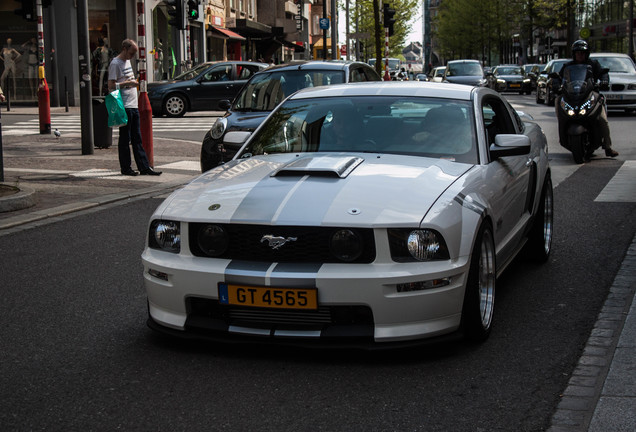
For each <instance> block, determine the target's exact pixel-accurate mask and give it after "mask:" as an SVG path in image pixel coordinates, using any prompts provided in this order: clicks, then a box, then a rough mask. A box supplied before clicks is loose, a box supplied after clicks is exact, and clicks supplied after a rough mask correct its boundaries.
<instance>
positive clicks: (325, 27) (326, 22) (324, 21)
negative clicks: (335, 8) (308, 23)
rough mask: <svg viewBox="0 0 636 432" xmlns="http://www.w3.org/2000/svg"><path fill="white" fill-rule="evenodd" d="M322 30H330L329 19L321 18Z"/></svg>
mask: <svg viewBox="0 0 636 432" xmlns="http://www.w3.org/2000/svg"><path fill="white" fill-rule="evenodd" d="M318 22H319V23H320V30H329V18H320V20H318Z"/></svg>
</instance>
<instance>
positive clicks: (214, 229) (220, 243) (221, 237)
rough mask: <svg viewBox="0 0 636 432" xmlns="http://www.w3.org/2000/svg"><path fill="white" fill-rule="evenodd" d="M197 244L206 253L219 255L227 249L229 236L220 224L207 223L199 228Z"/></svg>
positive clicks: (212, 255) (214, 255)
mask: <svg viewBox="0 0 636 432" xmlns="http://www.w3.org/2000/svg"><path fill="white" fill-rule="evenodd" d="M197 244H198V246H199V248H200V249H201V251H202V252H203V253H205V254H206V255H208V256H211V257H219V256H221V255H223V254H224V253H225V252H226V251H227V248H228V246H229V245H230V237H229V235H228V233H227V231H226V230H225V229H224V228H223V227H222V226H220V225H214V224H208V225H204V226H202V227H201V228H200V229H199V232H198V233H197Z"/></svg>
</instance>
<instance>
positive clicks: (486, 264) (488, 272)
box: [479, 230, 495, 329]
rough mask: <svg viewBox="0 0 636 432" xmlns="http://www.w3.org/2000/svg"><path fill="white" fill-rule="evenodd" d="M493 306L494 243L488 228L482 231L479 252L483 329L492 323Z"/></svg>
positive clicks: (480, 306) (480, 311)
mask: <svg viewBox="0 0 636 432" xmlns="http://www.w3.org/2000/svg"><path fill="white" fill-rule="evenodd" d="M494 308H495V245H494V243H493V240H492V234H491V233H490V231H489V230H485V231H484V236H483V238H482V242H481V251H480V254H479V316H480V317H481V325H482V327H483V328H484V329H489V328H490V325H491V324H492V313H493V310H494Z"/></svg>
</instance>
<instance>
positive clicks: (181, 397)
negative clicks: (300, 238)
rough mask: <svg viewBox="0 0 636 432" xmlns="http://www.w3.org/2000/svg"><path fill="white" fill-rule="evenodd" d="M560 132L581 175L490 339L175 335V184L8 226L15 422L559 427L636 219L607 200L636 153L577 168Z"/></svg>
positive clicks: (3, 374)
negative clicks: (411, 345) (161, 208)
mask: <svg viewBox="0 0 636 432" xmlns="http://www.w3.org/2000/svg"><path fill="white" fill-rule="evenodd" d="M530 98H533V96H527V97H511V100H513V103H515V104H524V103H526V102H532V104H533V103H534V102H533V99H530ZM526 99H527V100H526ZM532 104H530V103H528V104H527V108H528V111H534V110H535V109H536V112H535V113H532V114H533V115H535V118H537V120H539V121H540V123H541V124H542V126H543V127H544V130H546V133H548V131H549V130H550V129H551V128H554V132H556V126H555V125H552V124H550V123H549V116H548V114H545V117H546V118H545V120H544V119H543V117H542V116H543V115H544V114H542V113H549V109H548V108H547V107H533V106H532ZM617 119H618V120H617ZM621 119H623V117H621V116H619V117H610V125H611V127H612V131H613V134H614V139H615V142H616V147H617V148H618V150H619V151H622V148H621V147H622V146H623V145H625V148H627V147H628V146H627V144H628V143H629V142H630V138H629V135H628V132H627V129H628V128H627V126H625V132H621V130H622V127H623V125H622V120H621ZM625 119H626V122H629V121H631V122H633V117H632V118H631V119H630V118H627V117H625ZM544 121H545V124H544V123H543V122H544ZM619 123H620V124H619ZM615 124H616V126H615ZM632 124H633V123H632ZM554 137H555V135H553V137H552V138H551V142H553V141H554V139H555V138H554ZM552 147H554V149H552ZM556 147H557V146H551V151H553V153H552V154H553V155H552V158H553V163H554V165H555V167H559V168H558V170H560V172H567V173H568V175H567V178H565V180H563V181H562V182H561V183H560V184H559V185H558V186H557V187H556V189H555V242H554V250H553V255H552V256H551V259H550V261H549V262H548V263H546V264H544V265H536V264H530V263H528V262H526V261H524V260H521V259H518V260H517V261H516V262H515V263H513V265H512V266H511V267H510V268H509V269H508V270H507V272H506V273H505V274H504V275H503V277H502V278H501V279H500V280H499V281H498V287H497V289H498V291H497V304H496V308H495V327H494V329H493V332H492V334H491V337H490V339H489V340H488V341H487V342H486V343H484V344H482V345H479V346H470V345H464V344H460V343H450V344H444V345H434V346H429V347H423V348H417V349H409V350H400V351H392V352H379V353H378V352H371V353H368V352H352V351H312V350H300V349H292V348H278V347H240V346H227V345H205V344H185V343H176V342H173V341H169V340H165V339H163V338H161V337H158V336H156V335H154V334H153V333H152V332H151V331H150V330H149V329H147V328H146V325H145V320H146V316H147V311H146V299H145V293H144V289H143V286H142V274H141V272H142V266H141V261H140V253H141V251H142V249H143V245H144V237H145V231H146V226H147V221H148V218H149V216H150V214H151V213H152V211H153V210H154V208H155V207H156V206H157V205H158V204H159V202H160V200H158V199H142V200H137V201H134V202H131V203H128V204H124V205H113V206H110V207H105V208H101V209H100V210H98V211H91V212H86V213H83V214H78V215H76V216H74V217H70V218H68V219H66V220H63V221H60V222H56V223H52V224H49V225H45V226H41V227H37V228H33V229H29V230H26V231H22V232H19V233H15V234H10V235H0V275H1V276H0V278H1V284H0V287H1V288H0V290H1V292H2V297H3V300H2V303H0V327H1V328H2V331H1V332H0V344H1V346H0V430H7V431H12V430H47V431H49V430H64V431H75V430H82V431H85V430H97V431H101V430H108V431H111V430H116V429H121V430H128V431H130V430H143V431H147V430H156V431H176V430H233V431H234V430H240V431H242V430H261V431H292V430H293V431H299V430H300V431H321V430H325V431H358V430H360V431H362V430H364V431H397V430H400V431H449V430H453V431H542V430H545V429H546V428H547V427H548V426H549V421H550V417H551V415H552V413H553V411H554V409H555V407H556V405H557V403H558V401H559V397H560V393H561V392H562V391H563V389H564V388H565V386H566V384H567V381H568V378H569V376H570V373H571V372H572V369H573V368H574V366H575V364H576V361H577V360H578V358H579V356H580V354H581V350H582V348H583V346H584V344H585V341H586V340H587V337H588V335H589V332H590V330H591V328H592V326H593V324H594V321H595V319H596V316H597V313H598V311H599V309H600V307H601V305H602V303H603V301H604V300H605V297H606V295H607V292H608V289H609V286H610V285H611V282H612V280H613V277H614V274H615V273H616V271H617V269H618V267H619V265H620V262H621V260H622V258H623V256H624V253H625V250H626V249H627V246H628V245H629V243H630V242H631V239H632V237H633V235H634V231H635V227H634V224H633V221H634V220H636V214H635V213H636V206H635V205H634V203H615V202H595V201H594V199H595V198H596V196H598V194H599V193H600V192H601V190H602V189H603V188H604V186H605V185H606V184H607V182H608V181H609V180H610V179H611V178H612V176H613V175H614V174H615V173H616V170H617V169H618V168H619V166H620V165H621V162H622V161H621V160H610V159H604V158H598V160H593V161H592V162H591V163H588V164H585V165H583V166H580V167H578V169H570V167H571V166H572V162H571V159H568V154H566V153H564V152H560V151H559V149H558V148H556ZM574 168H577V167H574ZM556 170H557V168H555V171H556ZM570 173H571V174H570Z"/></svg>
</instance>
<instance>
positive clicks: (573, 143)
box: [568, 135, 585, 164]
mask: <svg viewBox="0 0 636 432" xmlns="http://www.w3.org/2000/svg"><path fill="white" fill-rule="evenodd" d="M568 141H569V143H570V151H571V152H572V157H573V158H574V162H575V163H577V164H582V163H583V162H585V151H584V149H583V137H582V136H581V135H570V136H568Z"/></svg>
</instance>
